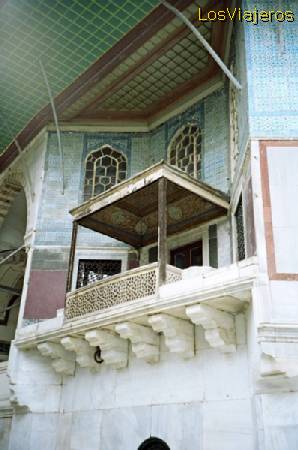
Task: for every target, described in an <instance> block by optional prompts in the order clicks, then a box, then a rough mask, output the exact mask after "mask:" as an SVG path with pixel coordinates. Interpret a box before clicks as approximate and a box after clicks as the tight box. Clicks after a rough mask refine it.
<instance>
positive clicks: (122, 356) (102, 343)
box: [85, 329, 128, 369]
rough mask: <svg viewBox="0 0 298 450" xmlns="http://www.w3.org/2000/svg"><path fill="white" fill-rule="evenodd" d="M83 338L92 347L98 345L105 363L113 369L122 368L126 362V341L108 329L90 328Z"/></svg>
mask: <svg viewBox="0 0 298 450" xmlns="http://www.w3.org/2000/svg"><path fill="white" fill-rule="evenodd" d="M85 339H86V340H87V341H88V342H89V344H90V345H91V346H92V347H97V346H98V347H99V348H100V350H101V357H102V359H103V361H104V363H105V364H107V365H109V366H111V367H112V368H113V369H122V368H123V367H126V366H127V363H128V341H127V340H125V339H121V338H120V337H119V336H117V335H116V333H114V332H113V331H110V330H99V329H97V330H90V331H87V333H86V334H85Z"/></svg>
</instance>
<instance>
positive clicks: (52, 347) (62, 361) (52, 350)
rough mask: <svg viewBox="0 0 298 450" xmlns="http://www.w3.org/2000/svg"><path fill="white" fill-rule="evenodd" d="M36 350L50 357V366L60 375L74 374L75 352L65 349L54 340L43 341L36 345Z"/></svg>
mask: <svg viewBox="0 0 298 450" xmlns="http://www.w3.org/2000/svg"><path fill="white" fill-rule="evenodd" d="M37 350H38V351H39V352H40V353H41V354H42V356H46V357H48V358H52V359H53V362H52V364H51V365H52V367H53V368H54V370H55V371H56V372H57V373H59V374H61V375H74V372H75V354H74V353H73V352H68V351H66V350H65V349H64V348H63V347H62V345H61V344H58V343H56V342H43V343H42V344H38V345H37Z"/></svg>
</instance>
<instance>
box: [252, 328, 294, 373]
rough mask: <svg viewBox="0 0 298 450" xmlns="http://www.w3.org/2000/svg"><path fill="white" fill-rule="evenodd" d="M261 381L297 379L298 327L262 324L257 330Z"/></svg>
mask: <svg viewBox="0 0 298 450" xmlns="http://www.w3.org/2000/svg"><path fill="white" fill-rule="evenodd" d="M258 341H259V344H260V349H261V359H260V375H261V377H262V378H263V379H268V380H269V379H273V377H274V378H279V379H281V380H282V379H290V378H294V377H298V325H296V324H262V325H261V326H260V327H259V328H258Z"/></svg>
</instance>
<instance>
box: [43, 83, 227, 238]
mask: <svg viewBox="0 0 298 450" xmlns="http://www.w3.org/2000/svg"><path fill="white" fill-rule="evenodd" d="M190 121H191V122H196V123H197V124H198V126H199V127H200V128H201V129H202V132H203V162H202V176H203V180H204V181H205V182H206V183H209V184H210V185H212V186H214V187H216V188H218V189H221V190H223V191H227V189H228V160H229V158H228V143H229V126H228V97H227V92H226V90H225V89H222V90H219V91H217V92H215V93H213V94H211V95H209V96H208V97H206V98H205V99H203V100H202V101H200V102H198V103H197V104H195V105H193V106H192V107H191V108H189V109H188V110H187V111H185V112H184V113H182V114H179V115H177V116H175V117H173V118H171V119H169V120H168V121H167V122H165V123H164V124H162V125H160V126H159V127H157V128H156V129H154V130H152V131H151V132H149V133H92V134H91V133H79V132H78V133H77V132H65V133H62V146H63V152H64V175H65V192H64V195H62V194H61V183H60V157H59V152H58V148H57V137H56V134H55V133H50V134H49V140H48V150H47V155H46V167H45V179H44V185H43V193H42V202H41V207H40V211H39V219H38V226H37V235H36V244H37V245H65V246H68V245H69V243H70V238H71V215H70V214H69V212H68V211H69V210H70V209H71V208H73V207H75V206H77V205H78V204H80V203H81V202H82V191H83V180H84V161H85V158H86V156H87V155H88V154H89V153H90V152H91V151H93V150H95V149H96V148H98V147H100V146H101V145H103V144H110V145H112V146H113V147H115V148H117V149H119V150H121V151H122V152H123V153H125V155H126V156H127V159H128V174H129V176H130V175H133V174H135V173H138V172H140V171H142V170H143V169H145V168H146V167H149V166H150V165H152V164H154V163H156V162H158V161H160V160H161V159H166V158H167V148H168V145H169V142H170V140H171V139H172V137H173V135H174V134H175V133H176V131H177V130H178V129H179V128H180V127H181V126H183V125H184V124H186V123H188V122H190ZM79 243H80V244H82V245H87V246H89V245H90V246H95V245H98V246H102V245H109V246H118V245H123V244H121V243H119V242H117V241H115V240H113V239H110V238H107V237H105V236H102V235H99V234H98V233H93V232H90V231H88V230H84V229H81V231H80V235H79Z"/></svg>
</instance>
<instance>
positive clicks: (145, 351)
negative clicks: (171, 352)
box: [115, 322, 159, 364]
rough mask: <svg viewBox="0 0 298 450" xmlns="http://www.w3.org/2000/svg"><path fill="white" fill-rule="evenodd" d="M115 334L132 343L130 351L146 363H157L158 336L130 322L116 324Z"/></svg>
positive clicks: (147, 328) (146, 328) (150, 330)
mask: <svg viewBox="0 0 298 450" xmlns="http://www.w3.org/2000/svg"><path fill="white" fill-rule="evenodd" d="M115 329H116V331H117V333H119V334H120V336H121V337H122V338H124V339H129V340H130V341H131V343H132V351H133V352H134V353H135V355H136V356H137V357H138V358H141V359H144V360H145V361H147V362H148V363H151V364H152V363H156V362H158V361H159V336H158V334H157V333H155V332H154V331H152V329H151V328H149V327H145V326H143V325H138V324H135V323H130V322H123V323H118V324H117V325H116V326H115Z"/></svg>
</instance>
